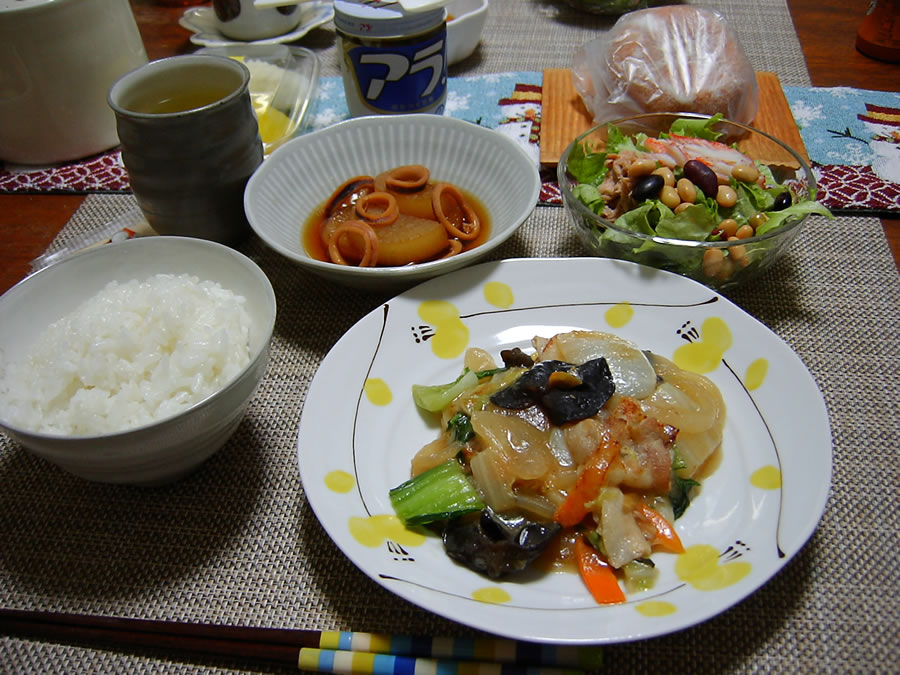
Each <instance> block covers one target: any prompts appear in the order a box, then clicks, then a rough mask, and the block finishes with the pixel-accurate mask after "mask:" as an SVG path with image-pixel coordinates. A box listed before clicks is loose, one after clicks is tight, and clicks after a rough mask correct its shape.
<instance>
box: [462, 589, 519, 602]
mask: <svg viewBox="0 0 900 675" xmlns="http://www.w3.org/2000/svg"><path fill="white" fill-rule="evenodd" d="M472 597H473V598H474V599H475V600H478V601H479V602H489V603H491V604H494V605H502V604H503V603H505V602H509V601H510V600H512V597H510V595H509V593H507V592H506V591H504V590H503V589H502V588H499V587H497V586H485V587H484V588H478V589H476V590H474V591H472Z"/></svg>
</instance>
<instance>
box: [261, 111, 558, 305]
mask: <svg viewBox="0 0 900 675" xmlns="http://www.w3.org/2000/svg"><path fill="white" fill-rule="evenodd" d="M407 164H422V165H424V166H425V167H426V168H427V169H428V170H429V172H430V174H431V181H446V182H450V183H453V184H454V185H456V186H457V187H459V188H461V189H462V190H464V191H467V192H469V193H470V194H471V195H473V196H474V197H475V198H477V199H478V200H479V201H480V202H481V204H482V205H483V206H484V207H485V209H486V211H487V212H488V215H489V218H490V233H489V236H488V238H487V240H486V241H485V242H484V243H482V244H480V245H479V246H476V247H475V248H472V249H470V250H468V251H464V252H462V253H459V254H457V255H454V256H451V257H448V258H441V259H439V260H432V261H429V262H422V263H416V264H411V265H404V266H402V267H356V266H348V265H338V264H335V263H332V262H324V261H322V260H318V259H316V258H314V257H313V256H312V255H310V252H309V251H307V250H306V248H305V246H304V244H303V238H304V235H303V229H304V227H305V226H306V224H307V221H308V220H309V219H310V217H311V216H312V215H313V214H314V213H315V212H316V211H317V210H319V209H320V208H322V206H323V204H324V203H325V201H326V200H327V199H328V198H329V197H330V196H331V195H332V194H333V193H334V191H335V190H336V189H337V188H338V187H339V186H341V185H343V184H344V183H345V182H346V181H348V180H349V179H351V178H354V177H356V176H364V175H368V176H374V175H376V174H378V173H380V172H382V171H386V170H388V169H391V168H395V167H398V166H404V165H407ZM540 188H541V180H540V176H539V175H538V171H537V166H536V165H535V163H534V161H533V160H532V158H531V157H529V156H528V154H527V153H526V152H525V151H524V150H523V149H522V148H520V147H519V146H518V145H517V144H516V142H515V141H513V140H512V139H510V138H508V137H507V136H504V135H503V134H501V133H498V132H497V131H494V130H492V129H487V128H485V127H481V126H478V125H477V124H473V123H471V122H465V121H463V120H459V119H454V118H452V117H443V116H441V115H429V114H417V115H376V116H371V117H357V118H354V119H351V120H347V121H344V122H341V123H339V124H335V125H333V126H330V127H326V128H325V129H321V130H319V131H315V132H312V133H310V134H306V135H304V136H299V137H298V138H294V139H293V140H290V141H288V142H287V143H285V144H284V145H282V146H281V147H280V148H278V149H277V150H276V151H275V152H273V153H272V154H271V156H270V157H269V158H268V159H266V161H265V162H263V164H262V165H261V166H260V167H259V168H258V169H257V170H256V172H255V173H254V174H253V176H251V177H250V181H249V182H248V183H247V189H246V191H245V193H244V210H245V211H246V213H247V219H248V220H249V221H250V227H252V228H253V230H254V231H255V232H256V233H257V234H258V235H259V237H260V238H261V239H262V240H263V241H264V242H265V243H266V244H267V245H268V246H270V247H271V248H273V249H275V250H276V251H277V252H278V253H280V254H281V255H283V256H284V257H286V258H288V259H289V260H292V261H294V262H295V263H297V264H298V265H300V266H301V267H303V268H304V269H306V270H308V271H309V272H312V273H313V274H317V275H319V276H322V277H324V278H326V279H329V280H331V281H334V282H336V283H339V284H343V285H346V286H353V287H358V288H366V289H373V290H387V289H391V290H394V289H400V288H404V287H409V286H412V285H414V284H416V283H419V282H420V281H424V280H426V279H430V278H432V277H436V276H438V275H441V274H445V273H446V272H450V271H452V270H455V269H459V268H460V267H464V266H466V265H470V264H472V263H473V262H475V261H476V260H479V259H481V258H483V257H484V256H486V255H488V254H489V253H491V252H492V251H493V250H494V249H495V248H497V247H498V246H499V245H500V244H502V243H503V242H504V241H506V240H507V239H509V237H511V236H512V235H513V234H514V233H515V231H516V230H517V229H518V227H519V226H520V225H521V224H522V223H523V222H524V221H525V219H526V218H527V217H528V216H529V215H530V214H531V212H532V211H533V210H534V207H535V206H536V204H537V199H538V195H539V193H540Z"/></svg>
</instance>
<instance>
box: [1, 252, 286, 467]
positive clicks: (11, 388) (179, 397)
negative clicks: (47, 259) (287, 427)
mask: <svg viewBox="0 0 900 675" xmlns="http://www.w3.org/2000/svg"><path fill="white" fill-rule="evenodd" d="M275 311H276V310H275V294H274V291H273V290H272V285H271V284H270V283H269V280H268V278H267V277H266V275H265V273H263V271H262V270H261V269H260V268H259V267H258V266H257V265H256V264H255V263H254V262H253V261H252V260H250V259H249V258H247V257H246V256H244V255H243V254H241V253H239V252H238V251H235V250H234V249H231V248H229V247H227V246H223V245H221V244H217V243H214V242H210V241H205V240H201V239H193V238H188V237H147V238H143V239H135V240H132V241H127V242H122V243H119V244H111V245H107V246H101V247H99V248H97V249H94V250H91V251H87V252H85V253H81V254H79V255H76V256H74V257H72V258H70V259H68V260H65V261H63V262H61V263H58V264H56V265H53V266H51V267H48V268H46V269H43V270H41V271H40V272H38V273H36V274H34V275H32V276H30V277H28V278H26V279H25V280H23V281H22V282H20V283H19V284H17V285H16V286H14V287H13V288H11V289H10V290H9V291H7V292H6V293H5V294H4V295H3V296H2V297H0V429H2V431H3V432H5V433H6V434H7V435H9V436H10V437H11V438H12V439H13V440H15V441H17V442H18V443H20V444H21V445H22V446H24V447H25V448H27V449H28V450H30V451H31V452H33V453H34V454H36V455H38V456H40V457H43V458H44V459H46V460H48V461H50V462H52V463H54V464H56V465H58V466H59V467H61V468H62V469H64V470H66V471H69V472H70V473H73V474H75V475H77V476H81V477H82V478H86V479H89V480H94V481H101V482H108V483H129V484H158V483H165V482H169V481H172V480H176V479H177V478H180V477H182V476H184V475H185V474H187V473H189V472H190V471H192V470H193V469H195V468H197V467H198V466H199V465H200V464H201V463H202V462H203V461H205V460H206V459H207V458H209V457H210V456H211V455H212V454H213V453H215V452H216V451H217V450H218V449H219V448H221V447H222V446H223V445H224V444H225V442H226V441H227V440H228V439H229V437H230V436H231V435H232V434H233V432H234V431H235V429H236V428H237V426H238V425H239V424H240V421H241V419H242V418H243V416H244V413H245V411H246V409H247V406H248V404H249V402H250V400H251V398H252V396H253V394H254V392H255V391H256V388H257V386H258V385H259V382H260V381H261V380H262V378H263V375H264V374H265V371H266V366H267V364H268V358H269V344H270V342H271V338H272V331H273V329H274V326H275Z"/></svg>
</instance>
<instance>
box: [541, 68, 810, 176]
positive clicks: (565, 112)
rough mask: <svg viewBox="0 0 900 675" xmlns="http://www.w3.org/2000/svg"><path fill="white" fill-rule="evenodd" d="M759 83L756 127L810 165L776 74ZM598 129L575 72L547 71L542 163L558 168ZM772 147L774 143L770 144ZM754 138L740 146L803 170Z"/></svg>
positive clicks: (759, 75) (753, 154) (754, 154)
mask: <svg viewBox="0 0 900 675" xmlns="http://www.w3.org/2000/svg"><path fill="white" fill-rule="evenodd" d="M756 80H757V82H758V83H759V112H758V113H757V115H756V119H755V120H754V121H753V124H752V125H751V126H753V127H754V128H756V129H759V130H760V131H765V132H766V133H768V134H769V135H771V136H774V137H775V138H777V139H778V140H780V141H781V142H783V143H784V144H785V145H787V146H788V147H791V148H793V149H794V150H795V151H796V152H797V154H798V155H800V156H801V157H803V159H805V160H806V161H807V163H808V162H809V155H807V153H806V146H804V145H803V139H802V138H801V137H800V130H799V129H798V128H797V123H796V122H795V121H794V115H793V114H792V113H791V108H790V106H789V105H788V102H787V98H785V95H784V90H783V89H782V88H781V82H780V81H779V80H778V76H777V75H776V74H775V73H766V72H761V73H757V74H756ZM593 126H595V124H594V122H593V120H592V119H591V114H590V113H589V112H588V111H587V109H586V108H585V107H584V102H583V101H582V100H581V97H580V96H579V95H578V92H577V91H575V86H574V85H573V84H572V71H570V70H569V69H568V68H554V69H548V70H545V71H544V84H543V88H542V93H541V164H542V165H555V164H556V163H557V162H559V158H560V157H561V156H562V154H563V152H564V151H565V149H566V148H567V147H568V146H569V143H571V142H572V141H573V140H575V137H576V136H578V135H579V134H580V133H582V132H583V131H587V130H588V129H590V128H591V127H593ZM767 145H768V146H769V147H771V144H767ZM756 146H757V144H755V143H754V142H753V139H752V138H751V139H745V140H743V141H741V142H739V143H738V147H739V148H740V149H741V150H742V151H743V152H745V153H747V154H748V155H750V156H751V157H754V158H755V159H759V160H761V161H763V162H764V163H766V164H770V165H781V166H788V167H792V168H795V169H796V168H799V167H798V166H797V163H796V160H794V159H793V158H792V157H791V156H790V155H789V154H788V153H785V152H781V153H775V154H774V155H773V156H769V157H763V156H762V153H761V152H760V148H758V147H756Z"/></svg>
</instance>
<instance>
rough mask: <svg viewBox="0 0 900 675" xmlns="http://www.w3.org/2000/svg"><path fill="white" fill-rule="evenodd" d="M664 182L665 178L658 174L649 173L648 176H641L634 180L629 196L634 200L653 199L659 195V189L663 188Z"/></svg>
mask: <svg viewBox="0 0 900 675" xmlns="http://www.w3.org/2000/svg"><path fill="white" fill-rule="evenodd" d="M665 184H666V181H665V179H664V178H663V177H662V176H660V175H659V174H655V173H651V174H650V175H648V176H641V177H640V178H638V179H637V180H636V181H635V182H634V187H633V188H632V189H631V198H632V199H633V200H634V201H636V202H642V201H644V200H645V199H653V198H655V197H656V196H658V195H659V191H660V190H662V189H663V185H665Z"/></svg>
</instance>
